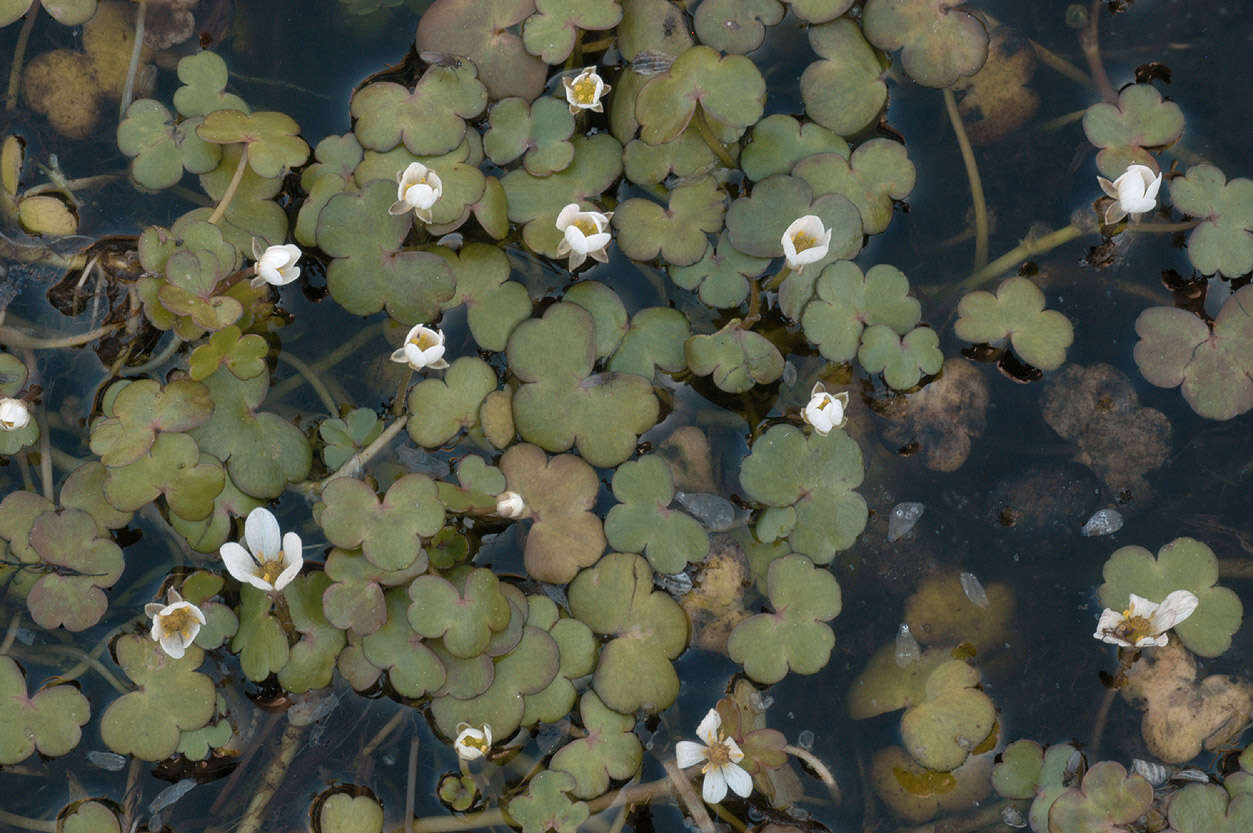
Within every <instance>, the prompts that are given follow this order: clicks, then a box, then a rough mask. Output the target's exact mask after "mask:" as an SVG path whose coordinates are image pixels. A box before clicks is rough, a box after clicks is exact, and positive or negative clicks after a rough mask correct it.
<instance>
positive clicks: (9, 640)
mask: <svg viewBox="0 0 1253 833" xmlns="http://www.w3.org/2000/svg"><path fill="white" fill-rule="evenodd" d="M21 626H22V611H21V610H20V609H19V610H16V611H14V612H13V618H11V619H9V627H8V628H7V629H5V632H4V641H3V642H0V656H3V655H4V654H7V653H8V652H9V649H10V648H12V647H13V640H14V639H17V629H18V628H20V627H21Z"/></svg>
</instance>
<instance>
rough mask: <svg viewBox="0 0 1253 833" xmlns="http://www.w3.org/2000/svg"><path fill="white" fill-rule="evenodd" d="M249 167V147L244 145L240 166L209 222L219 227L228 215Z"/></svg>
mask: <svg viewBox="0 0 1253 833" xmlns="http://www.w3.org/2000/svg"><path fill="white" fill-rule="evenodd" d="M247 167H248V145H247V144H245V145H244V149H243V150H241V151H240V152H239V164H238V165H236V166H235V174H234V176H232V177H231V183H230V185H227V186H226V193H225V194H223V195H222V199H221V200H220V201H219V202H218V207H217V208H215V209H213V213H212V214H211V215H209V222H210V223H212V224H213V225H217V224H218V221H219V220H221V219H222V216H223V215H224V214H226V209H227V208H228V207H229V206H230V204H231V200H233V199H234V198H235V192H236V191H237V190H238V189H239V182H240V180H242V179H243V178H244V169H245V168H247Z"/></svg>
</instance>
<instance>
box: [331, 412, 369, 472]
mask: <svg viewBox="0 0 1253 833" xmlns="http://www.w3.org/2000/svg"><path fill="white" fill-rule="evenodd" d="M381 433H383V421H382V420H380V419H379V415H378V414H377V413H375V412H374V410H373V409H372V408H354V409H352V410H351V411H349V412H348V413H347V414H345V415H344V418H343V419H324V420H322V422H321V423H319V424H318V435H319V436H320V437H321V438H322V440H323V441H324V442H325V443H326V445H325V446H323V447H322V462H324V463H326V467H327V468H328V469H330V470H331V471H338V470H339V468H340V467H341V466H343V465H344V463H346V462H348V460H349V459H350V458H351V457H352V456H353V455H354V454H357V453H358V452H360V451H361V450H362V449H363V448H365V447H366V446H368V445H369V444H370V443H372V442H374V440H375V439H376V438H377V437H378V435H379V434H381Z"/></svg>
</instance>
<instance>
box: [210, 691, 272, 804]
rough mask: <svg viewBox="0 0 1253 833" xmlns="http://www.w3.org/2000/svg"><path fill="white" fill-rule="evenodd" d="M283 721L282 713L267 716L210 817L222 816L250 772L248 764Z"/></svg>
mask: <svg viewBox="0 0 1253 833" xmlns="http://www.w3.org/2000/svg"><path fill="white" fill-rule="evenodd" d="M282 719H283V715H282V713H280V712H274V713H273V714H270V715H267V716H266V718H265V722H264V723H262V724H261V731H260V732H258V733H257V735H256V737H254V738H253V742H252V743H251V744H250V745H248V748H247V749H245V750H244V754H243V757H242V758H240V759H239V764H238V765H237V766H236V767H235V771H234V772H232V773H231V777H230V778H228V779H227V781H226V786H224V787H222V790H221V791H220V792H219V793H218V797H217V798H215V799H214V800H213V804H212V805H211V806H210V807H209V815H210V816H217V815H220V814H221V812H222V809H223V808H224V807H225V806H226V799H227V797H228V796H229V795H231V792H232V790H233V789H234V787H235V785H236V784H238V783H239V781H240V780H241V779H242V778H243V776H244V773H245V772H247V771H248V764H249V763H251V762H252V758H253V756H254V755H256V754H257V752H258V751H260V749H261V747H262V744H264V743H265V741H266V739H267V738H268V737H269V736H270V733H271V732H272V731H274V727H275V726H277V725H278V722H279V721H280V720H282Z"/></svg>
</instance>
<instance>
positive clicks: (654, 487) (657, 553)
mask: <svg viewBox="0 0 1253 833" xmlns="http://www.w3.org/2000/svg"><path fill="white" fill-rule="evenodd" d="M613 493H614V497H616V498H617V499H618V500H619V501H621V503H620V504H619V505H617V506H615V507H613V508H612V509H610V510H609V514H607V515H606V516H605V538H606V539H608V541H609V546H611V547H613V548H614V549H615V550H619V551H621V552H638V553H642V554H643V555H644V556H646V557H647V558H648V563H649V564H651V565H652V566H653V569H655V570H656V571H657V572H659V573H665V574H670V573H677V572H679V571H680V570H682V569H683V568H684V566H685V565H686V564H687V563H688V562H689V561H692V562H695V561H700V560H701V559H702V558H704V557H705V555H706V554H707V553H708V552H709V537H708V536H707V535H706V534H705V530H704V529H703V528H702V527H701V525H700V524H699V523H698V522H697V521H696V519H695V518H693V517H692V516H691V515H687V514H684V513H683V512H680V511H678V510H672V509H670V508H669V507H670V503H671V501H673V500H674V480H673V478H672V477H671V475H670V468H669V466H667V465H666V463H665V461H664V460H662V459H661V457H659V456H657V455H655V454H648V455H645V456H643V457H641V458H640V459H638V460H633V461H630V462H626V463H623V464H622V465H621V466H619V467H618V470H617V472H615V473H614V476H613Z"/></svg>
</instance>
